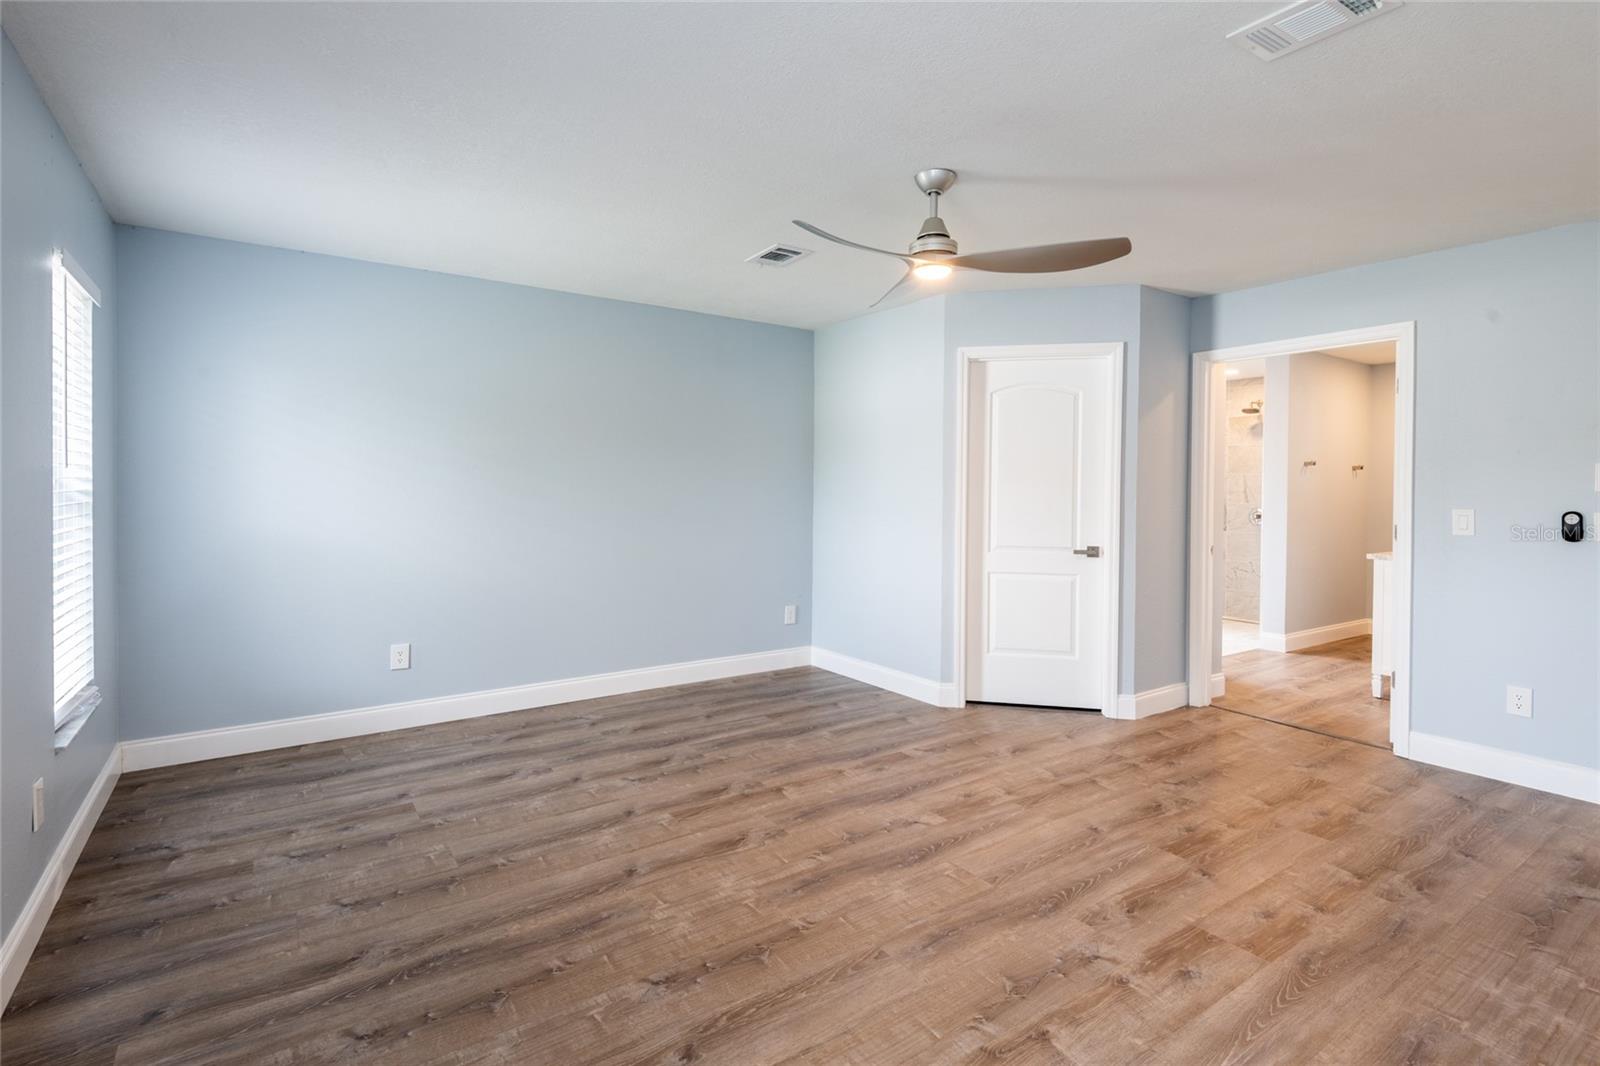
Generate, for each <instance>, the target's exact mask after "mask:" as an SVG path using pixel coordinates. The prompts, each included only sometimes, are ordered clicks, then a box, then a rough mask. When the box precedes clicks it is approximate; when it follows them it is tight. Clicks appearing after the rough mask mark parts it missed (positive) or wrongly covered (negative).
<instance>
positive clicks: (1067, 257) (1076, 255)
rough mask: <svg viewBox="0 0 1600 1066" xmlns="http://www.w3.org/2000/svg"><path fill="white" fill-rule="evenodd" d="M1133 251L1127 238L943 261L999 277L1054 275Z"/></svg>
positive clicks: (979, 254)
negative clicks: (999, 275) (1003, 275)
mask: <svg viewBox="0 0 1600 1066" xmlns="http://www.w3.org/2000/svg"><path fill="white" fill-rule="evenodd" d="M1131 251H1133V242H1132V241H1130V240H1128V238H1126V237H1109V238H1107V239H1105V240H1101V241H1070V242H1068V243H1066V244H1040V245H1037V246H1035V247H1033V248H1008V249H1006V250H1005V251H1001V252H977V253H975V254H973V255H957V256H953V257H951V258H949V259H945V260H941V262H945V263H949V264H950V265H951V266H954V267H965V268H966V269H968V270H990V271H994V272H996V273H1000V274H1054V273H1055V272H1057V271H1060V270H1082V269H1083V268H1084V267H1092V266H1096V265H1098V264H1100V263H1109V262H1111V260H1113V259H1121V258H1122V257H1123V256H1125V255H1127V254H1128V253H1129V252H1131Z"/></svg>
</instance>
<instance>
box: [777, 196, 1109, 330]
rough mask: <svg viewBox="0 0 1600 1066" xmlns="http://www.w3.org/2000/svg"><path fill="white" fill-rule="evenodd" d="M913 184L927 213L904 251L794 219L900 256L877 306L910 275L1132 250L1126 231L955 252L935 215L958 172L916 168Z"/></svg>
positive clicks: (939, 275) (1090, 260)
mask: <svg viewBox="0 0 1600 1066" xmlns="http://www.w3.org/2000/svg"><path fill="white" fill-rule="evenodd" d="M916 181H917V188H919V189H921V190H922V191H923V192H924V193H926V194H927V196H928V217H927V218H925V219H923V221H922V229H921V230H919V231H918V233H917V236H916V239H915V240H913V241H912V242H911V245H910V248H909V249H908V250H907V251H905V252H891V251H889V250H888V249H886V248H873V247H871V246H870V245H865V244H857V243H856V242H855V241H847V240H845V239H844V238H843V237H835V236H834V235H833V234H831V233H829V232H827V231H826V230H822V229H818V228H817V227H816V226H813V225H812V224H811V223H809V222H801V221H800V220H799V219H798V218H797V219H795V220H794V224H795V225H796V226H799V227H800V228H801V229H803V230H805V231H806V232H807V233H812V234H815V235H816V236H818V237H821V238H822V239H823V240H825V241H832V242H833V243H834V244H842V245H844V246H845V247H846V248H855V249H858V250H860V251H863V252H875V253H876V254H878V255H887V256H889V257H891V258H893V259H898V260H900V261H901V262H902V263H904V264H905V265H906V272H905V273H904V274H902V275H901V276H900V280H899V281H897V282H895V283H894V284H893V285H891V286H889V291H888V292H886V293H884V294H883V295H882V296H880V297H878V298H877V299H876V300H874V301H873V302H872V306H873V307H877V306H878V305H879V304H881V303H883V301H885V300H887V299H888V298H889V297H890V296H893V295H894V293H895V292H896V291H897V290H898V289H899V288H900V286H902V285H904V284H905V283H906V280H907V279H909V278H911V277H916V278H917V279H919V280H921V281H940V280H942V279H944V278H947V277H949V276H950V273H951V271H954V270H987V271H990V272H992V273H997V274H1053V273H1055V272H1057V271H1062V270H1081V269H1083V268H1084V267H1091V266H1097V265H1099V264H1100V263H1109V262H1111V260H1113V259H1121V258H1122V257H1123V256H1125V255H1127V254H1128V253H1129V252H1131V251H1133V242H1132V241H1130V240H1128V238H1126V237H1109V238H1106V239H1105V240H1098V241H1068V242H1067V243H1065V244H1039V245H1035V246H1034V247H1032V248H1007V249H1006V250H1004V251H1000V252H977V253H974V254H972V255H958V254H957V249H956V242H955V238H953V237H951V236H950V230H949V228H948V227H946V226H945V224H944V219H942V218H940V217H939V197H940V196H942V195H944V194H945V193H947V192H949V191H950V187H951V186H952V185H954V184H955V183H956V172H955V171H953V170H948V169H946V168H944V167H934V168H933V169H931V170H924V171H921V172H919V173H918V174H917V178H916Z"/></svg>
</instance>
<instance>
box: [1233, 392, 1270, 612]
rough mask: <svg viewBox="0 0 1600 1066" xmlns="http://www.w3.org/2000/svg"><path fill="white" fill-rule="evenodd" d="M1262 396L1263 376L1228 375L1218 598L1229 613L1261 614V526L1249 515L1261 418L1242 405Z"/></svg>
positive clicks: (1255, 500) (1254, 503)
mask: <svg viewBox="0 0 1600 1066" xmlns="http://www.w3.org/2000/svg"><path fill="white" fill-rule="evenodd" d="M1265 398H1266V379H1264V378H1233V379H1230V380H1229V381H1228V387H1227V407H1226V411H1227V414H1228V455H1227V467H1226V473H1227V499H1226V502H1225V506H1224V509H1223V519H1222V551H1223V568H1224V569H1223V601H1222V613H1223V615H1225V616H1226V617H1228V618H1240V619H1244V620H1245V621H1249V622H1256V621H1259V620H1260V619H1261V527H1260V526H1259V525H1257V524H1256V523H1254V522H1252V521H1251V520H1250V516H1251V513H1252V512H1254V511H1256V510H1257V509H1258V508H1260V506H1261V419H1262V415H1247V414H1244V413H1243V412H1244V408H1246V407H1248V406H1249V405H1250V404H1251V403H1252V402H1254V401H1260V400H1264V399H1265Z"/></svg>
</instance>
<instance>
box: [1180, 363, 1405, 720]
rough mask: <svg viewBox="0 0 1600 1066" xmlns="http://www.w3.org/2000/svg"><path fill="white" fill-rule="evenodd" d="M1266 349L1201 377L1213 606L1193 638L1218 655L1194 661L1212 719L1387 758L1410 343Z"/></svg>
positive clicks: (1209, 368) (1206, 366)
mask: <svg viewBox="0 0 1600 1066" xmlns="http://www.w3.org/2000/svg"><path fill="white" fill-rule="evenodd" d="M1259 347H1269V348H1273V349H1275V350H1270V351H1266V352H1259V353H1257V352H1252V351H1250V350H1241V351H1237V352H1233V353H1227V352H1221V353H1208V356H1207V357H1204V359H1203V362H1202V365H1199V366H1197V377H1196V380H1197V382H1201V383H1203V384H1204V385H1205V386H1208V387H1206V388H1204V389H1203V390H1202V389H1197V392H1198V391H1204V392H1205V393H1207V395H1206V396H1205V397H1204V402H1205V406H1204V407H1200V408H1199V409H1198V410H1199V411H1200V412H1203V413H1204V417H1200V416H1199V415H1197V420H1196V421H1197V431H1198V430H1203V431H1205V433H1204V435H1205V436H1206V437H1207V440H1206V441H1205V442H1204V446H1203V447H1202V448H1197V452H1196V454H1197V455H1199V456H1203V457H1205V459H1206V461H1205V462H1203V463H1197V468H1198V469H1197V472H1196V473H1197V477H1199V478H1200V480H1201V481H1202V482H1203V484H1202V485H1201V486H1200V488H1201V491H1200V492H1197V494H1196V497H1195V498H1196V499H1197V500H1198V501H1203V506H1202V508H1197V510H1198V511H1200V513H1201V515H1203V516H1204V517H1205V518H1206V519H1208V521H1207V522H1206V523H1205V525H1206V528H1205V529H1203V530H1201V532H1202V534H1204V535H1205V548H1206V552H1205V556H1206V557H1205V559H1203V560H1202V563H1203V564H1205V565H1203V566H1202V567H1199V568H1197V569H1198V570H1203V571H1209V573H1208V574H1207V575H1206V576H1205V580H1206V581H1207V583H1208V587H1207V588H1206V589H1204V590H1202V591H1204V592H1207V593H1209V594H1208V595H1204V596H1201V597H1198V598H1199V599H1203V600H1205V601H1207V602H1205V603H1203V604H1201V605H1200V609H1201V610H1203V611H1204V612H1205V615H1204V618H1203V619H1201V620H1200V621H1203V622H1204V623H1205V624H1204V625H1196V626H1195V628H1196V629H1197V630H1206V631H1208V632H1206V633H1205V635H1204V637H1203V638H1202V639H1206V640H1207V641H1208V643H1209V647H1205V648H1203V649H1194V648H1192V649H1191V659H1193V658H1194V653H1195V652H1196V651H1200V650H1203V651H1204V652H1205V653H1206V654H1205V660H1206V661H1208V662H1209V664H1210V665H1211V673H1210V676H1209V677H1206V679H1205V682H1204V684H1205V688H1206V695H1207V696H1208V697H1209V702H1210V703H1211V704H1213V705H1215V706H1218V707H1222V708H1226V709H1228V710H1231V711H1237V712H1239V713H1242V714H1249V715H1253V716H1255V717H1258V718H1264V719H1268V720H1271V721H1275V722H1280V723H1282V724H1285V725H1291V726H1295V727H1297V728H1301V729H1308V730H1312V731H1314V732H1318V733H1325V734H1328V735H1330V736H1336V737H1340V738H1342V739H1347V740H1354V741H1358V742H1361V743H1364V744H1371V745H1373V746H1376V747H1383V748H1389V747H1391V746H1392V744H1393V741H1394V734H1395V728H1394V725H1393V723H1392V722H1391V718H1392V717H1393V715H1392V713H1391V712H1392V711H1393V710H1394V707H1393V703H1394V696H1395V691H1396V685H1395V678H1396V674H1397V670H1396V666H1395V663H1396V662H1397V661H1399V657H1398V656H1397V654H1396V651H1397V647H1396V645H1397V639H1396V638H1397V636H1398V634H1399V633H1400V627H1399V626H1398V625H1397V624H1396V622H1397V620H1396V617H1395V616H1396V601H1398V600H1399V599H1401V598H1402V596H1401V592H1402V586H1401V583H1400V582H1398V581H1396V580H1395V575H1394V573H1393V571H1394V566H1395V562H1394V560H1395V549H1396V545H1397V543H1398V542H1399V540H1400V533H1401V526H1402V519H1403V518H1405V517H1406V516H1405V515H1403V514H1402V515H1400V516H1397V514H1396V506H1397V502H1398V501H1401V500H1402V497H1403V498H1404V501H1405V502H1404V504H1402V510H1404V509H1405V508H1406V507H1408V505H1409V496H1410V490H1409V476H1408V471H1409V454H1407V455H1405V456H1401V455H1400V452H1399V449H1397V447H1396V442H1397V440H1401V439H1402V437H1401V436H1400V435H1398V434H1397V426H1398V425H1399V424H1400V422H1402V421H1403V422H1404V423H1405V425H1406V426H1407V427H1409V421H1410V417H1409V416H1410V411H1409V404H1408V403H1407V405H1406V407H1405V409H1404V411H1403V412H1402V411H1401V407H1400V406H1398V405H1397V398H1398V397H1399V396H1400V394H1401V393H1402V391H1403V390H1402V387H1401V386H1402V384H1404V382H1403V381H1402V377H1401V373H1402V368H1401V366H1400V359H1401V354H1402V347H1406V348H1407V349H1409V343H1408V339H1403V338H1399V337H1393V336H1391V337H1377V338H1372V339H1364V340H1356V341H1354V342H1347V343H1331V342H1330V341H1329V339H1315V338H1308V339H1307V341H1306V342H1302V343H1301V344H1300V345H1295V343H1294V342H1287V343H1286V344H1285V345H1281V346H1259ZM1409 354H1410V353H1409V350H1407V351H1406V352H1405V355H1406V356H1407V359H1408V361H1409ZM1201 358H1202V357H1197V359H1201ZM1404 373H1405V375H1406V377H1407V379H1408V378H1409V366H1407V367H1405V368H1404ZM1407 400H1409V397H1407ZM1402 413H1403V418H1402V417H1401V415H1402ZM1405 433H1406V434H1407V435H1406V436H1405V437H1404V438H1403V439H1404V440H1405V441H1406V442H1409V435H1408V434H1409V428H1407V429H1406V430H1405ZM1197 435H1198V433H1197ZM1407 452H1409V448H1407ZM1397 468H1398V469H1399V470H1400V477H1397V476H1396V472H1397ZM1397 487H1399V488H1402V489H1403V491H1397ZM1405 586H1406V587H1407V588H1408V587H1409V582H1406V583H1405ZM1194 665H1195V664H1194V663H1193V662H1192V661H1191V674H1193V673H1194V672H1195V671H1194V669H1193V667H1194ZM1194 680H1195V679H1194V678H1193V677H1191V689H1193V686H1194ZM1191 702H1194V700H1193V696H1192V694H1191ZM1407 717H1409V716H1407Z"/></svg>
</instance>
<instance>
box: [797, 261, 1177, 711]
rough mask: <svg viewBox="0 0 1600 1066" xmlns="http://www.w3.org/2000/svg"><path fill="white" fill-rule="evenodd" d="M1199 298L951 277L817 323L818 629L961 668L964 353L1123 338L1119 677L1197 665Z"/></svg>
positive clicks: (863, 648)
mask: <svg viewBox="0 0 1600 1066" xmlns="http://www.w3.org/2000/svg"><path fill="white" fill-rule="evenodd" d="M1188 303H1189V301H1188V300H1187V299H1186V298H1184V297H1181V296H1174V295H1172V294H1170V293H1163V292H1158V291H1156V290H1149V289H1141V288H1140V287H1139V286H1134V285H1123V286H1102V287H1086V288H1071V289H1025V290H1016V291H1005V292H981V293H952V294H950V295H948V296H941V297H934V298H930V299H926V300H923V301H920V302H917V303H913V304H910V305H907V306H904V307H900V308H895V309H892V310H888V311H882V312H877V313H874V314H868V315H865V316H863V317H861V318H857V319H853V320H851V321H849V322H844V323H841V324H839V325H835V326H830V327H827V328H825V329H822V330H819V331H818V333H817V345H816V348H817V463H816V489H815V513H816V530H817V533H816V542H817V553H816V559H815V567H814V573H813V581H814V587H815V589H816V596H815V598H816V603H817V621H816V634H817V643H818V644H819V645H821V646H824V647H827V648H828V649H830V650H832V651H837V652H840V653H843V654H845V655H850V656H854V657H856V658H860V659H865V660H867V661H869V662H875V663H879V664H880V665H884V666H891V667H893V668H895V669H897V670H904V671H906V672H907V673H911V674H915V675H917V676H920V677H924V678H928V679H930V680H942V681H951V680H953V679H954V677H955V663H956V655H957V652H956V647H955V589H954V587H953V584H952V575H953V570H954V566H953V564H954V552H955V507H956V499H955V495H954V492H953V491H952V486H953V484H954V477H955V469H956V439H955V419H956V411H957V408H958V404H959V395H958V392H959V383H958V381H959V369H958V361H957V353H958V351H959V350H960V349H961V348H963V347H973V346H981V345H1004V344H1067V343H1088V342H1098V341H1112V342H1116V341H1121V342H1123V343H1125V344H1126V345H1127V362H1126V380H1125V382H1124V391H1125V397H1124V402H1125V411H1124V416H1123V429H1124V456H1123V463H1124V469H1123V536H1122V546H1121V551H1120V553H1119V556H1120V565H1121V566H1122V574H1123V596H1122V607H1121V614H1122V633H1121V634H1120V643H1121V648H1122V684H1121V688H1122V691H1123V692H1125V693H1132V692H1135V691H1141V690H1144V689H1149V688H1155V687H1158V686H1160V685H1165V684H1174V683H1178V682H1181V681H1182V680H1183V674H1184V665H1183V656H1184V626H1185V612H1184V607H1183V604H1184V596H1185V586H1184V573H1185V566H1186V549H1185V541H1184V537H1185V530H1186V525H1185V514H1186V500H1187V496H1188V484H1187V465H1186V464H1187V460H1186V456H1187V452H1188V442H1187V437H1186V436H1185V434H1186V433H1187V426H1188V406H1187V405H1188V388H1189V385H1188V380H1189V369H1188V362H1189V354H1188V350H1187V345H1188ZM1174 417H1175V418H1176V419H1177V420H1176V421H1173V418H1174ZM863 508H865V509H866V510H865V511H863ZM863 513H865V514H868V515H869V516H870V520H867V521H863V520H862V519H861V517H860V516H861V515H862V514H863ZM1141 513H1142V514H1143V515H1146V516H1149V520H1148V522H1146V521H1141V520H1140V516H1141ZM1145 557H1148V559H1149V563H1148V569H1146V568H1145V563H1144V561H1143V559H1144V558H1145ZM1136 560H1138V561H1139V568H1138V569H1137V570H1136V569H1135V562H1136ZM932 582H937V599H934V598H932V594H933V591H934V590H933V589H932V588H931V587H930V584H931V583H932ZM863 587H867V588H871V589H872V590H873V594H872V595H870V596H863V595H860V592H859V590H860V589H861V588H863ZM868 601H870V602H868Z"/></svg>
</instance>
